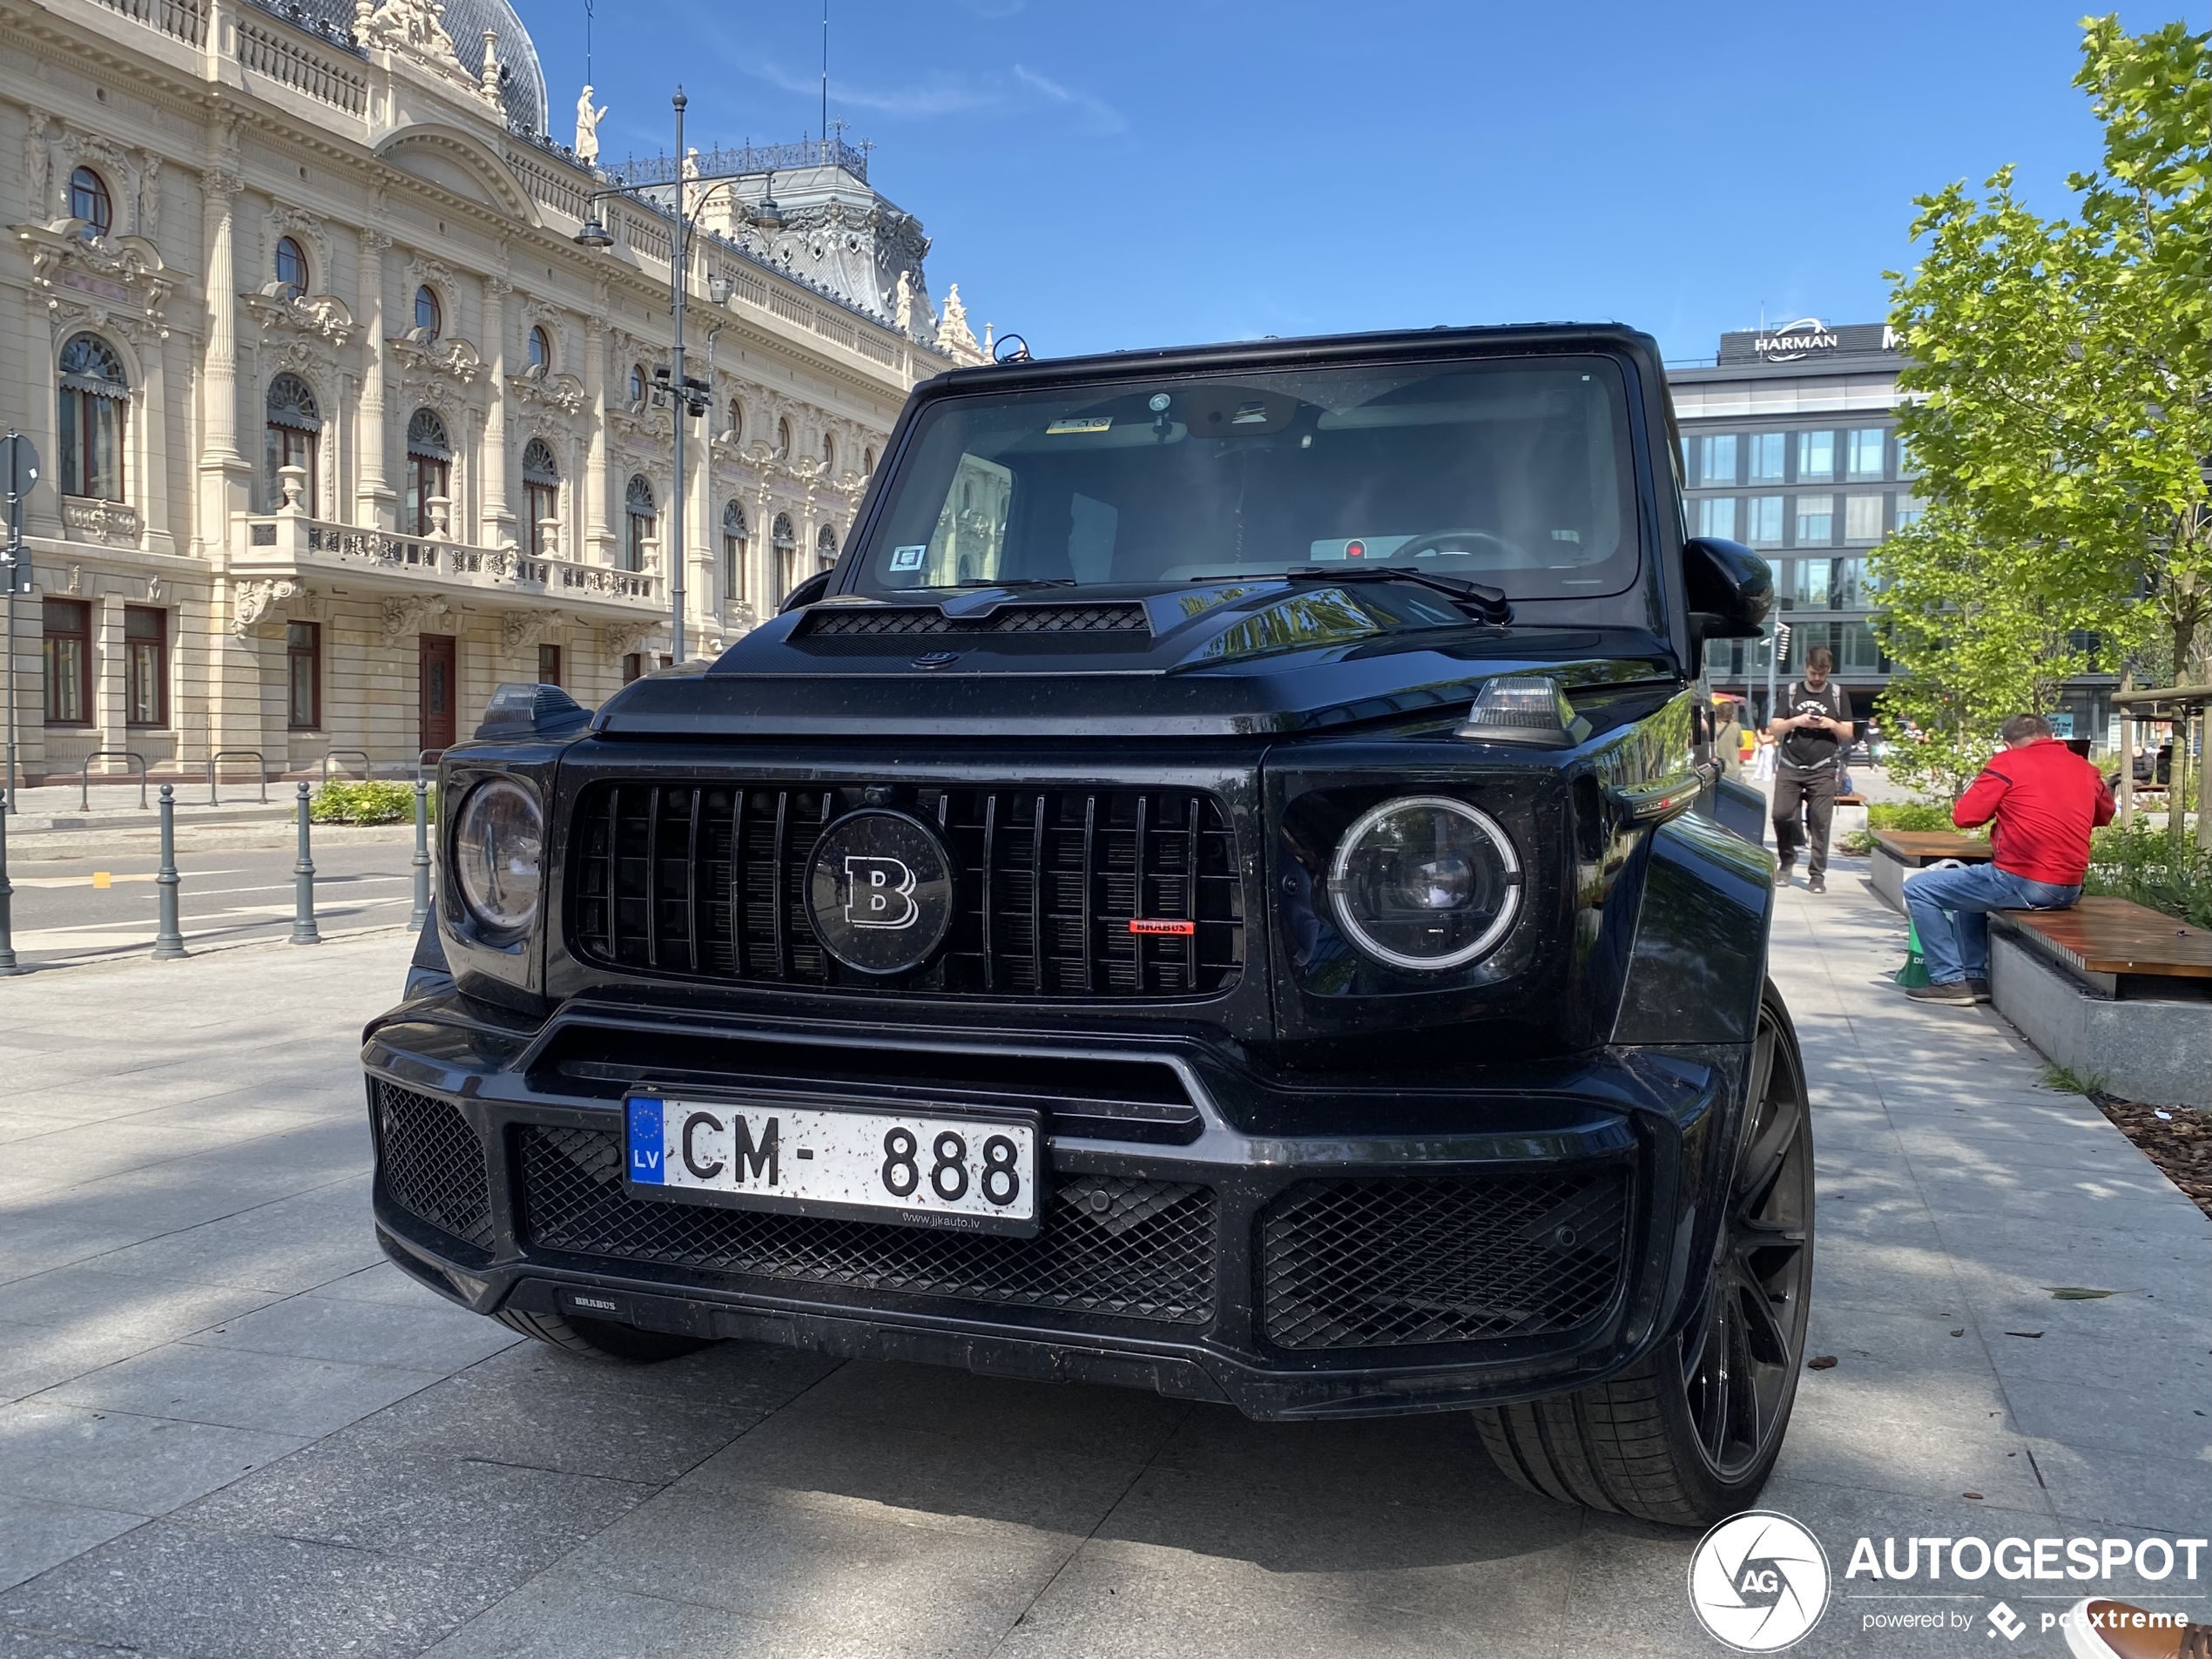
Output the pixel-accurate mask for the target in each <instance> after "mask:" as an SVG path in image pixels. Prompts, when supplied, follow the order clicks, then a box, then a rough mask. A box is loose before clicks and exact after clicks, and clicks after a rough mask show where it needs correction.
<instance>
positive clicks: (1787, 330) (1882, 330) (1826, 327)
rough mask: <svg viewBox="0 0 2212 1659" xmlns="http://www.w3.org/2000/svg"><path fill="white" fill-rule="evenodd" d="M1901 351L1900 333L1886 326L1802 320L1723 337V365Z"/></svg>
mask: <svg viewBox="0 0 2212 1659" xmlns="http://www.w3.org/2000/svg"><path fill="white" fill-rule="evenodd" d="M1897 349H1898V338H1897V331H1896V330H1895V329H1893V328H1892V327H1890V326H1889V324H1887V323H1885V322H1847V323H1824V322H1822V321H1821V320H1820V319H1819V318H1817V317H1800V318H1798V319H1797V320H1796V321H1795V322H1785V323H1780V324H1777V326H1776V327H1772V328H1742V329H1738V330H1737V331H1736V332H1734V333H1733V334H1723V335H1722V336H1721V353H1720V361H1722V362H1723V363H1797V362H1803V361H1805V360H1806V359H1807V358H1812V357H1827V356H1831V355H1832V356H1838V357H1853V356H1857V355H1858V354H1861V353H1866V352H1893V351H1896V350H1897Z"/></svg>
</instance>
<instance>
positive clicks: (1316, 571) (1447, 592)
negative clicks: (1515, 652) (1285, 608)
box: [1283, 564, 1513, 623]
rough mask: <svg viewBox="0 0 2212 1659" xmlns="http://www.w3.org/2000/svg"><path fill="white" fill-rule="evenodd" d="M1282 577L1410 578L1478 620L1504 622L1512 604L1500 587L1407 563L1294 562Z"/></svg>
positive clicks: (1509, 618)
mask: <svg viewBox="0 0 2212 1659" xmlns="http://www.w3.org/2000/svg"><path fill="white" fill-rule="evenodd" d="M1283 579H1284V580H1285V582H1330V583H1338V582H1411V583H1416V584H1418V585H1419V586H1421V587H1424V588H1428V589H1430V590H1433V591H1435V592H1437V593H1440V594H1443V595H1444V596H1445V597H1447V598H1449V599H1451V600H1452V601H1453V603H1455V604H1460V605H1462V606H1464V607H1466V608H1467V610H1470V611H1472V612H1474V615H1475V617H1476V618H1477V619H1478V620H1480V621H1482V622H1494V623H1508V622H1511V621H1512V620H1513V606H1512V605H1510V604H1507V602H1506V590H1504V589H1503V588H1494V587H1491V586H1490V585H1488V584H1487V583H1482V582H1469V581H1467V579H1465V578H1464V577H1456V576H1432V575H1430V574H1429V573H1428V572H1427V571H1426V570H1415V569H1413V567H1412V566H1410V565H1402V564H1399V565H1390V564H1363V565H1351V566H1342V565H1334V564H1294V565H1292V566H1291V568H1290V569H1289V570H1285V571H1284V572H1283Z"/></svg>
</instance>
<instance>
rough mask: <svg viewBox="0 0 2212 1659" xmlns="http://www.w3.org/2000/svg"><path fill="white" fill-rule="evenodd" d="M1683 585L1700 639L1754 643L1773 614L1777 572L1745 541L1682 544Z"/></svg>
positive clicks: (1705, 538)
mask: <svg viewBox="0 0 2212 1659" xmlns="http://www.w3.org/2000/svg"><path fill="white" fill-rule="evenodd" d="M1682 567H1683V569H1682V574H1683V588H1684V589H1685V590H1687V591H1688V593H1689V631H1690V635H1691V637H1692V638H1693V639H1695V640H1707V639H1755V638H1757V637H1758V635H1759V633H1760V631H1761V630H1760V624H1763V623H1764V622H1765V621H1766V617H1767V612H1768V611H1770V610H1773V609H1774V568H1773V566H1771V565H1770V564H1769V563H1767V562H1766V561H1765V560H1764V559H1763V558H1761V557H1760V556H1758V555H1757V554H1756V553H1754V552H1752V551H1751V550H1750V548H1748V547H1746V546H1744V545H1743V543H1741V542H1723V541H1722V540H1721V539H1720V538H1719V537H1718V536H1696V537H1694V538H1693V539H1691V540H1689V541H1688V542H1685V543H1683V549H1682Z"/></svg>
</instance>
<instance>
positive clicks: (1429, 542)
mask: <svg viewBox="0 0 2212 1659" xmlns="http://www.w3.org/2000/svg"><path fill="white" fill-rule="evenodd" d="M1477 542H1487V543H1489V544H1490V545H1491V546H1493V547H1494V548H1498V549H1501V550H1503V551H1504V552H1505V553H1507V554H1508V555H1510V556H1514V557H1517V558H1523V559H1525V558H1527V556H1528V554H1527V550H1526V549H1524V548H1522V547H1521V544H1520V543H1517V542H1508V541H1507V540H1506V538H1505V537H1504V536H1493V535H1492V534H1491V533H1490V532H1489V531H1488V530H1471V529H1462V530H1431V531H1429V532H1428V534H1427V535H1426V536H1415V537H1414V538H1413V540H1412V541H1410V542H1407V543H1405V544H1404V545H1403V546H1401V547H1399V549H1398V550H1397V551H1396V552H1394V553H1393V554H1392V555H1391V556H1390V557H1389V558H1388V559H1386V560H1385V561H1384V563H1388V564H1411V563H1413V561H1414V560H1415V559H1417V558H1419V557H1420V556H1421V555H1422V554H1424V553H1472V552H1473V551H1474V547H1473V545H1472V543H1477ZM1452 543H1460V545H1458V546H1453V545H1451V544H1452Z"/></svg>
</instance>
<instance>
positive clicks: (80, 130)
mask: <svg viewBox="0 0 2212 1659" xmlns="http://www.w3.org/2000/svg"><path fill="white" fill-rule="evenodd" d="M700 112H701V113H706V111H700ZM546 127H547V112H546V92H545V85H544V80H543V75H542V73H541V72H540V70H539V67H538V64H537V59H536V52H535V51H534V49H533V48H532V46H531V44H530V42H529V36H528V35H527V34H526V33H525V32H524V30H523V28H522V26H521V24H520V23H519V22H518V21H517V19H516V17H515V14H514V12H513V11H512V10H511V9H510V8H509V5H508V3H507V0H451V3H448V4H447V5H445V6H443V7H440V6H439V5H438V4H437V3H435V0H384V3H382V4H381V5H379V4H376V3H374V0H354V3H353V4H352V6H351V9H350V10H348V9H347V0H289V3H280V0H0V155H13V156H17V157H19V158H20V168H19V171H17V172H16V173H15V174H14V175H12V176H10V177H7V178H0V222H4V223H5V224H6V226H7V237H8V241H9V244H10V247H9V249H8V251H7V252H6V253H4V254H0V425H4V426H7V427H10V428H15V429H17V430H19V431H21V432H24V433H25V434H27V435H30V437H31V439H32V440H33V442H35V443H36V444H37V448H38V450H39V453H40V455H41V456H42V458H43V460H44V475H43V477H42V479H41V481H40V483H39V485H38V487H37V489H36V490H35V491H34V493H33V494H32V495H31V496H30V499H29V500H28V502H26V504H25V516H24V531H25V536H24V540H25V546H26V550H27V553H28V558H29V564H30V570H29V578H30V590H29V591H27V592H23V593H19V594H18V595H17V597H16V599H15V603H14V611H15V626H14V631H13V640H12V644H13V648H14V649H13V651H12V658H11V660H12V667H13V670H14V674H15V684H16V701H17V735H18V741H19V744H20V754H21V763H22V765H23V768H24V772H25V774H26V775H27V779H28V780H31V781H35V780H37V779H38V778H40V777H42V776H43V777H46V778H57V779H58V778H61V777H65V776H69V775H71V774H73V773H74V772H76V771H77V770H78V767H79V765H81V764H83V763H84V761H85V760H86V759H87V758H88V757H91V756H92V755H94V754H95V753H96V752H102V751H110V752H130V753H134V754H137V755H138V756H141V757H143V758H144V759H145V761H146V762H147V763H148V764H149V765H151V767H152V770H153V771H154V772H156V773H157V774H158V773H160V772H165V771H172V770H178V771H184V772H197V771H198V770H199V768H201V767H202V766H203V765H205V764H206V760H207V759H208V758H209V757H210V756H211V755H212V754H214V753H216V752H219V751H224V752H237V753H235V754H232V755H229V756H227V757H226V759H225V760H224V763H223V765H224V770H225V771H226V772H232V771H239V772H250V771H251V770H252V769H253V760H252V759H251V755H252V754H259V755H260V757H261V758H262V759H263V762H264V763H265V765H266V767H267V769H268V770H269V771H270V772H285V771H293V772H297V771H300V770H302V769H305V768H312V767H314V766H316V765H319V764H320V762H321V761H322V759H323V758H324V756H325V755H326V754H339V755H340V756H341V758H343V759H354V757H353V756H347V755H344V754H343V753H342V752H347V751H355V752H358V751H366V752H368V754H369V755H370V756H371V757H373V758H374V761H375V762H376V763H377V764H378V765H381V766H384V767H386V768H390V767H392V766H394V765H396V764H397V763H401V762H409V763H411V762H412V761H413V760H414V759H415V756H416V754H417V752H419V751H421V750H422V749H426V748H438V747H442V746H443V745H444V744H446V743H448V742H450V741H452V740H453V739H454V738H455V737H456V736H465V735H466V734H467V733H468V732H469V730H470V729H471V727H472V726H473V725H474V723H475V718H476V717H477V714H478V711H480V710H481V709H482V705H483V702H484V699H485V698H486V696H487V695H488V694H489V691H490V689H491V688H492V687H493V686H494V685H496V684H497V683H499V682H501V681H502V680H512V679H533V678H538V679H550V680H556V681H558V682H560V683H561V684H563V685H567V686H569V687H570V689H571V690H572V691H574V693H575V694H576V695H577V698H579V699H580V700H582V701H583V702H585V703H586V704H590V703H595V702H597V701H598V700H599V699H600V698H604V696H606V695H607V694H608V693H609V692H610V691H612V690H613V689H614V688H615V687H616V686H617V685H619V684H620V683H621V682H622V681H623V679H624V678H625V677H628V676H631V675H635V674H636V673H637V672H639V671H643V670H644V669H648V668H650V667H651V666H653V665H655V664H657V663H658V660H659V658H660V654H661V653H662V652H664V651H666V649H667V639H668V634H669V628H668V603H669V597H668V596H669V588H668V575H669V570H670V568H671V560H673V559H674V558H676V557H677V556H679V555H678V550H675V549H673V548H671V547H669V546H668V545H666V543H665V539H664V527H665V526H666V525H667V524H668V523H669V512H668V508H669V492H670V490H671V485H672V461H673V456H672V448H673V446H672V428H671V421H672V420H673V419H674V418H675V417H674V415H672V414H671V410H670V408H668V407H666V404H667V400H666V399H665V398H664V397H661V396H658V395H657V387H656V380H655V374H656V371H657V370H664V369H665V368H666V364H667V359H668V346H669V342H670V338H671V336H670V331H669V300H668V295H669V283H670V276H671V272H670V269H669V261H670V259H671V248H672V240H673V239H672V237H671V226H670V224H669V221H668V219H667V218H666V217H665V215H664V214H657V213H656V212H653V211H652V210H651V207H650V206H638V205H637V204H636V203H635V202H633V201H631V200H628V199H607V200H604V201H603V202H601V203H599V204H598V205H597V210H596V211H597V213H598V215H599V217H600V218H602V219H604V221H605V223H606V225H607V226H608V228H609V229H610V231H611V232H612V233H613V234H614V236H615V238H616V246H615V247H614V248H613V249H612V250H610V251H594V250H590V249H587V248H584V247H580V246H577V245H576V244H575V242H574V241H573V237H574V235H575V233H576V232H577V229H578V227H579V226H580V224H581V222H582V220H583V217H584V216H585V214H586V212H587V211H588V210H589V204H588V198H589V195H590V192H592V191H593V190H595V189H598V188H602V187H603V186H604V185H606V184H608V183H609V182H610V180H611V178H612V176H613V175H612V174H611V173H610V172H603V171H601V170H600V169H599V168H597V167H595V166H592V165H586V164H584V163H583V162H582V161H580V160H579V159H578V158H577V155H576V153H575V152H574V151H573V150H571V149H570V147H568V146H566V145H558V144H556V143H554V142H552V141H551V140H550V139H549V138H547V137H546V136H545V130H546ZM579 136H580V137H581V136H582V135H581V134H580V135H579ZM796 147H797V146H793V148H796ZM806 149H807V151H808V152H809V154H808V155H807V156H806V157H801V158H799V160H801V161H806V162H808V163H810V164H811V165H806V166H801V167H795V168H794V167H792V166H790V165H788V164H789V162H790V161H791V159H792V158H790V157H789V156H786V155H769V156H766V157H765V160H767V161H768V162H770V163H771V164H773V165H779V166H782V167H783V168H784V170H783V171H781V172H778V173H776V174H774V175H772V177H765V178H763V179H760V180H759V181H757V182H756V181H750V180H749V181H747V182H746V183H745V185H743V186H741V187H740V188H739V189H738V190H736V191H731V190H725V191H724V192H721V194H720V195H719V196H718V197H717V198H714V199H712V200H711V201H710V202H709V203H708V204H707V205H706V206H705V211H704V218H705V223H706V225H707V226H708V228H709V230H710V231H711V232H713V234H709V235H706V236H703V237H701V238H700V239H698V241H697V242H696V243H695V244H694V258H693V260H692V268H691V287H692V293H693V294H694V296H695V297H694V300H693V302H692V309H691V323H690V327H689V331H688V337H687V343H688V345H689V347H690V359H689V363H688V365H687V367H688V368H689V370H690V372H691V374H693V375H694V376H698V377H703V378H705V379H706V380H707V381H710V383H711V388H712V402H711V413H710V415H708V416H707V417H706V418H705V419H704V420H698V421H694V423H693V425H692V427H691V434H692V438H693V442H691V443H690V445H689V456H690V465H689V467H688V471H689V477H688V479H687V493H686V503H685V542H686V543H687V545H686V546H685V548H684V549H683V550H681V554H680V556H682V557H684V558H685V559H686V560H687V561H688V562H689V563H687V565H686V567H685V568H686V573H687V574H686V582H685V586H686V588H687V590H688V593H687V598H688V602H689V608H688V612H687V617H688V619H687V624H686V627H687V631H688V633H689V637H690V641H691V644H692V645H693V647H694V649H698V650H703V651H707V652H710V653H711V652H712V651H717V650H718V649H719V648H720V647H721V645H722V644H724V643H725V642H726V641H727V640H729V639H731V638H733V637H736V636H737V635H738V634H739V633H741V632H743V631H745V629H746V628H747V627H749V626H750V625H752V623H753V622H754V621H756V620H757V619H759V617H763V616H765V615H767V614H770V613H772V610H773V609H774V607H775V604H776V603H777V601H778V600H779V598H780V597H781V596H782V595H783V594H784V593H785V592H786V590H788V589H789V588H790V587H791V585H792V583H795V582H796V581H798V580H799V578H800V577H804V576H805V575H806V574H807V573H809V572H810V571H812V570H815V569H818V568H819V565H820V563H822V561H824V560H825V559H826V558H829V557H832V556H834V554H835V551H836V550H837V548H838V546H839V544H840V540H841V538H842V537H843V536H844V534H845V532H846V529H847V528H848V527H849V525H850V523H851V520H852V516H853V509H854V507H855V506H856V505H857V503H858V501H859V498H860V492H861V489H862V488H863V486H864V483H865V482H866V479H867V475H868V474H869V473H870V472H871V471H872V470H873V468H874V466H875V463H876V458H877V455H878V453H879V451H880V446H881V444H882V442H883V440H884V438H885V436H886V435H887V432H888V431H889V428H890V425H891V421H892V419H893V417H894V415H896V413H897V411H898V408H899V406H900V402H901V401H903V400H904V398H905V395H906V393H907V388H909V387H910V386H911V385H912V384H913V383H914V381H916V380H918V379H921V378H923V377H926V376H927V375H929V374H935V373H937V372H939V371H940V370H941V369H943V368H948V367H950V366H951V365H952V364H953V363H954V362H955V361H974V360H975V359H976V358H977V357H978V356H979V355H980V348H979V346H978V343H977V342H976V341H974V336H973V335H972V334H970V333H969V332H968V329H967V327H966V324H965V322H964V320H962V319H961V314H960V308H959V306H958V303H957V297H956V294H948V304H947V306H946V307H945V312H946V314H945V316H944V318H943V320H942V322H940V320H939V318H938V315H937V314H936V312H935V311H934V309H933V308H932V307H931V306H930V303H929V300H928V298H927V292H926V289H925V287H924V284H923V281H922V275H921V259H922V256H923V254H924V253H926V252H927V246H928V245H927V240H926V239H924V238H923V237H922V235H921V228H920V226H918V225H917V224H916V223H915V221H914V219H913V218H912V217H911V216H910V215H908V214H906V213H904V212H901V211H900V210H899V209H898V208H896V207H895V206H893V205H892V204H890V203H889V202H887V201H885V200H884V199H882V198H880V196H878V195H876V194H875V193H874V192H873V191H872V190H871V189H870V188H869V187H868V185H867V181H866V170H867V164H866V158H865V156H864V155H863V154H862V153H861V152H859V151H857V150H853V149H850V148H848V147H847V146H845V145H842V144H841V143H833V144H831V145H827V146H824V145H808V146H806ZM707 170H708V171H710V172H711V171H715V170H717V169H716V168H715V167H713V166H712V165H710V166H709V168H708V169H707ZM665 172H666V175H667V178H668V179H669V181H670V184H671V188H670V189H669V190H668V191H666V192H664V195H665V196H666V197H668V198H671V199H672V197H673V193H674V191H673V183H674V180H675V178H676V174H677V168H676V166H675V165H674V164H672V163H670V164H665ZM632 182H646V183H650V182H651V180H650V179H644V180H640V179H633V180H632ZM772 189H773V190H777V191H778V192H779V194H780V195H782V196H785V197H787V198H789V199H790V200H791V202H792V207H791V209H790V211H789V212H788V213H787V214H786V216H785V217H784V219H783V223H782V224H781V225H780V226H778V225H775V224H773V223H772V222H771V223H770V224H769V225H767V226H765V227H764V226H760V225H759V224H757V223H756V222H755V221H756V220H757V219H761V218H763V217H765V218H766V219H769V220H770V221H773V219H775V218H776V215H775V214H772V213H771V214H767V215H765V216H764V215H762V214H760V212H759V204H760V201H761V199H762V197H763V196H764V195H765V194H766V193H767V192H769V191H770V190H772ZM128 764H129V763H128V762H127V761H125V760H124V759H120V756H119V753H118V754H116V755H111V756H107V757H105V758H103V759H98V760H97V761H95V762H94V769H95V771H96V772H109V771H114V770H118V769H120V768H122V767H123V766H125V765H128Z"/></svg>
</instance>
